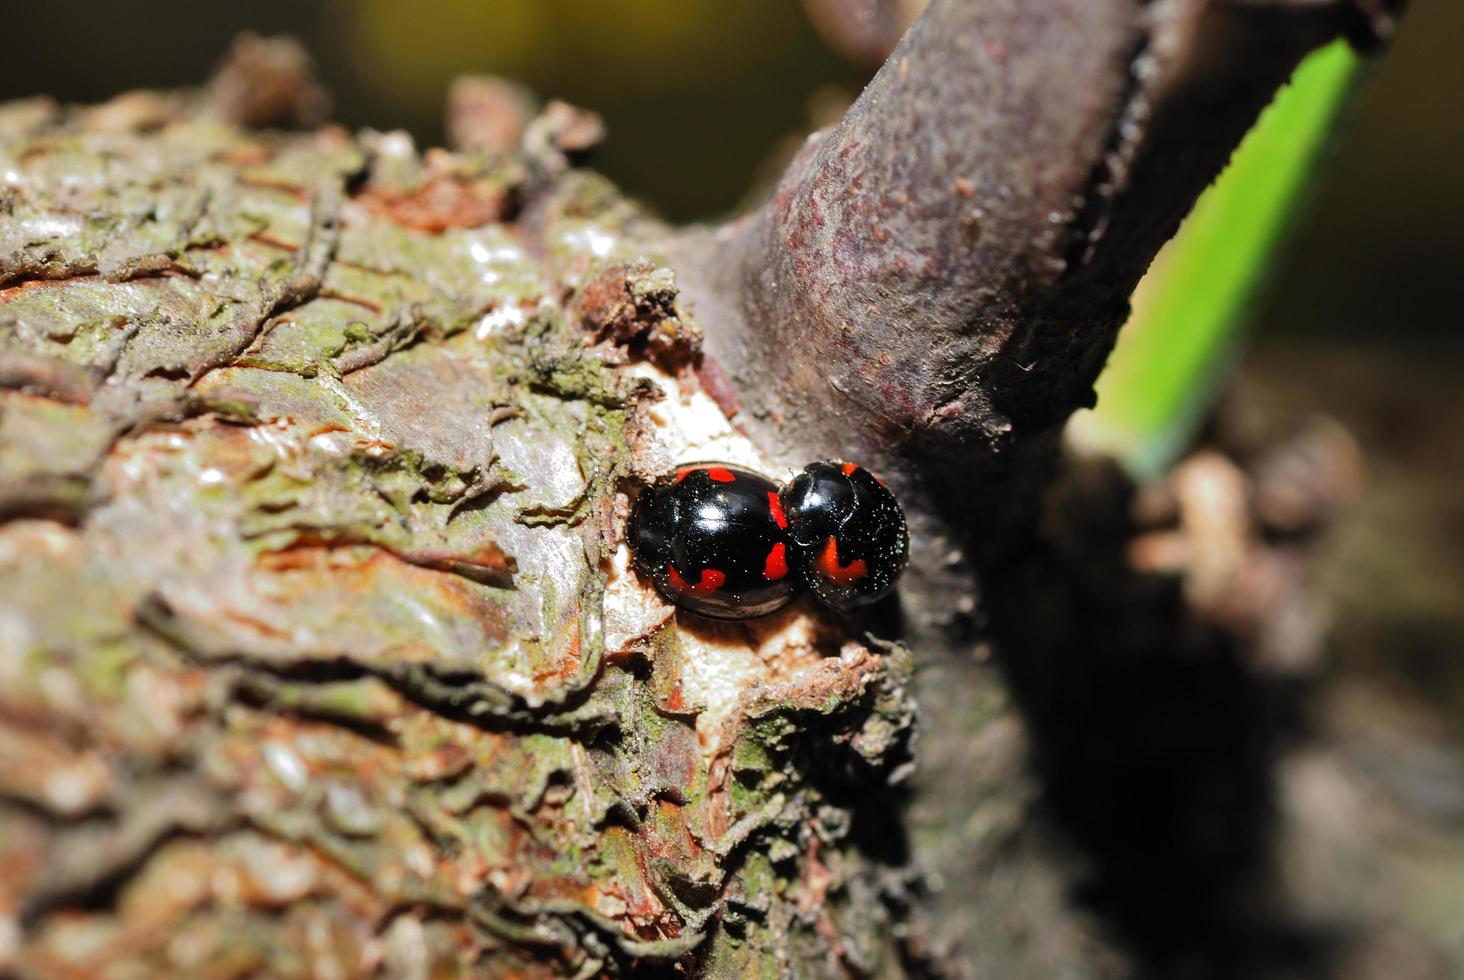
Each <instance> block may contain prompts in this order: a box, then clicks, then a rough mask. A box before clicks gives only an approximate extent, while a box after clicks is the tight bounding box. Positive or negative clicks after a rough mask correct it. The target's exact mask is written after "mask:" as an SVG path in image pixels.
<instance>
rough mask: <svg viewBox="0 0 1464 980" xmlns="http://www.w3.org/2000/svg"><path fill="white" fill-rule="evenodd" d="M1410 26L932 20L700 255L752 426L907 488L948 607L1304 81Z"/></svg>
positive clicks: (1298, 9) (1170, 4)
mask: <svg viewBox="0 0 1464 980" xmlns="http://www.w3.org/2000/svg"><path fill="white" fill-rule="evenodd" d="M1389 23H1390V21H1389V19H1388V17H1387V15H1386V12H1385V11H1384V10H1383V9H1382V5H1378V4H1365V3H1359V2H1355V0H1354V2H1346V3H1342V2H1314V0H1291V2H1284V0H1273V2H1238V0H1147V2H1146V0H1052V2H1044V3H1030V2H1024V0H979V2H964V3H963V2H951V0H934V2H933V3H931V4H930V6H929V7H928V8H927V10H926V11H925V13H924V14H923V15H922V16H921V18H920V19H919V20H918V21H917V22H916V23H915V25H914V26H913V27H912V28H911V30H910V31H909V32H908V34H907V35H906V37H905V38H904V39H903V40H902V41H901V43H900V45H899V46H898V47H897V49H896V50H895V52H894V53H893V54H892V55H891V57H890V58H889V60H888V61H887V62H886V63H885V65H884V67H883V68H882V69H881V70H880V72H879V73H878V75H877V76H876V77H875V78H874V80H873V81H872V82H871V83H870V84H869V86H868V87H867V88H866V90H865V91H864V93H863V94H862V95H861V97H860V98H859V100H858V102H857V103H856V104H855V105H854V106H853V107H852V108H851V110H850V111H849V112H848V114H847V115H846V116H845V118H844V119H843V120H842V121H841V122H840V123H838V124H837V125H836V126H834V127H833V128H832V129H830V130H828V131H825V132H823V133H820V134H818V135H817V136H815V137H813V138H811V139H810V141H809V142H808V144H807V145H806V146H805V148H804V150H803V152H802V153H801V154H800V155H799V156H798V158H797V159H796V160H795V162H794V163H793V164H792V165H791V166H790V168H789V170H788V172H787V173H786V175H785V176H784V178H783V180H782V182H781V184H780V185H779V187H778V188H777V190H776V192H775V194H774V196H773V198H772V199H771V200H770V201H769V202H768V203H767V205H766V206H765V207H764V208H763V209H762V210H761V211H760V212H759V213H757V214H755V215H753V216H751V217H750V218H748V219H745V220H743V221H741V222H739V223H736V224H734V225H733V226H730V227H728V228H724V229H721V230H720V231H719V232H717V233H715V234H703V235H700V236H698V235H692V236H689V237H688V238H687V239H685V240H684V241H683V247H684V248H685V249H686V250H687V252H688V254H689V256H690V258H689V260H688V262H687V263H686V265H687V266H688V267H689V269H688V271H687V273H685V274H684V275H683V282H684V284H685V286H686V288H687V292H688V295H689V296H690V297H691V298H692V299H694V300H695V301H696V303H697V310H698V312H699V313H700V314H701V318H702V320H703V322H704V323H706V324H707V325H708V331H707V335H708V336H707V348H708V351H709V353H710V354H711V356H712V357H714V358H715V359H717V360H718V361H719V362H721V363H722V364H723V365H724V366H726V367H727V369H728V370H729V371H730V372H731V374H732V375H733V379H734V382H735V383H736V386H737V388H738V392H739V395H740V401H741V403H742V405H743V407H744V409H745V410H746V415H747V416H748V417H747V418H746V419H745V424H746V425H748V426H749V427H750V429H751V430H752V431H754V432H755V433H756V434H757V435H758V436H759V437H760V438H763V439H765V440H766V441H768V443H769V444H770V445H774V446H776V447H778V449H779V450H780V451H781V453H782V454H783V455H784V456H785V457H786V458H788V459H790V460H792V459H798V458H803V457H806V456H828V455H843V456H847V457H850V458H855V459H860V460H862V461H864V462H866V463H867V464H868V465H870V466H872V467H874V468H875V469H876V470H877V471H879V472H881V473H882V474H883V475H884V476H885V477H886V479H890V480H892V481H893V482H894V483H895V484H896V487H897V489H898V490H899V491H901V493H902V500H907V501H908V503H907V505H906V506H907V510H912V511H913V512H914V516H915V523H916V527H915V531H916V533H915V539H916V541H917V549H916V554H915V555H914V558H913V563H914V568H915V571H916V574H917V576H922V575H923V577H918V578H917V579H916V583H917V584H916V585H915V587H913V588H911V589H910V590H909V591H910V592H911V593H912V594H914V593H926V592H928V591H929V587H930V586H932V585H935V584H938V583H939V581H940V580H941V579H942V578H943V577H945V578H948V577H949V573H948V572H946V571H945V569H946V567H947V566H948V563H949V561H950V557H951V556H950V555H949V554H948V552H947V551H946V549H945V548H944V547H936V546H934V543H935V542H937V541H945V542H948V543H949V542H952V541H954V543H958V544H966V543H970V544H971V545H972V546H973V547H975V548H977V549H981V548H989V547H992V546H993V543H994V542H997V541H999V540H1000V538H1001V537H1002V534H1001V532H1003V531H1005V530H1007V529H1009V528H1012V527H1014V526H1019V525H1020V524H1021V522H1020V521H1014V520H1013V517H1014V515H1016V514H1020V513H1022V512H1024V511H1027V510H1029V509H1030V506H1031V504H1032V501H1033V500H1034V499H1035V498H1034V494H1033V493H1032V492H1031V491H1033V490H1034V488H1035V486H1036V484H1035V482H1034V475H1035V473H1036V472H1037V471H1038V470H1039V469H1040V466H1041V464H1042V463H1043V462H1044V461H1046V460H1048V459H1049V458H1050V457H1051V451H1052V449H1053V448H1054V446H1055V444H1056V440H1057V435H1058V432H1059V430H1060V427H1061V425H1062V423H1063V422H1064V421H1065V420H1066V419H1067V417H1068V415H1069V414H1070V413H1071V412H1072V411H1073V410H1074V409H1076V408H1079V407H1081V406H1085V405H1089V404H1091V403H1092V399H1093V389H1092V383H1093V381H1094V379H1095V377H1096V376H1097V373H1098V371H1099V369H1100V368H1101V366H1102V364H1103V361H1104V359H1105V357H1106V356H1107V353H1108V351H1109V349H1110V347H1111V345H1112V342H1113V339H1114V336H1115V334H1116V331H1117V329H1118V327H1119V326H1120V324H1121V323H1122V322H1123V320H1124V318H1125V317H1126V315H1127V313H1128V297H1129V294H1130V293H1131V291H1132V289H1133V286H1134V284H1135V283H1136V282H1137V280H1138V279H1139V277H1140V276H1141V275H1142V273H1143V272H1144V270H1145V269H1146V267H1147V266H1148V264H1149V261H1150V259H1151V258H1152V257H1153V255H1154V253H1155V252H1156V251H1157V249H1158V248H1159V246H1160V245H1162V244H1163V242H1164V241H1166V240H1167V239H1168V238H1169V237H1170V236H1171V235H1172V234H1173V232H1174V231H1175V229H1176V228H1177V226H1178V224H1179V222H1180V220H1181V218H1182V217H1183V216H1184V214H1185V213H1186V212H1187V211H1188V209H1189V208H1190V206H1191V204H1192V202H1193V201H1194V199H1195V198H1196V196H1197V195H1198V194H1199V193H1200V191H1201V190H1202V189H1203V188H1204V187H1205V185H1206V184H1208V183H1209V182H1210V180H1211V179H1213V177H1214V176H1215V175H1216V173H1217V172H1218V171H1219V170H1220V168H1221V167H1222V166H1223V165H1224V163H1225V161H1226V160H1227V158H1228V157H1229V154H1230V152H1231V150H1232V149H1233V147H1234V146H1235V145H1236V144H1237V143H1238V141H1239V140H1240V138H1241V137H1242V136H1243V135H1244V133H1245V131H1246V130H1247V128H1248V127H1249V126H1250V125H1251V123H1252V122H1253V121H1254V119H1255V117H1256V115H1257V114H1258V113H1259V111H1260V110H1261V109H1262V107H1263V106H1264V105H1265V104H1266V103H1267V101H1268V100H1269V99H1270V98H1271V96H1272V93H1273V92H1274V91H1275V90H1276V88H1277V87H1278V86H1279V85H1281V84H1282V83H1283V82H1284V81H1285V80H1286V78H1287V77H1288V76H1289V74H1290V73H1291V71H1292V69H1293V68H1294V67H1295V65H1296V64H1297V62H1298V61H1299V60H1300V59H1301V58H1302V57H1303V56H1304V55H1305V54H1306V53H1307V52H1309V51H1311V50H1312V49H1314V48H1315V47H1317V46H1318V45H1319V44H1321V43H1323V42H1325V41H1327V40H1328V39H1330V38H1332V37H1335V36H1337V35H1338V34H1339V33H1344V32H1346V33H1349V34H1352V35H1357V34H1359V33H1360V32H1362V31H1363V30H1364V29H1365V30H1366V31H1367V32H1368V33H1369V34H1370V36H1376V35H1377V34H1378V33H1381V32H1385V31H1386V30H1387V28H1388V25H1389ZM692 273H695V276H694V277H693V275H692ZM922 544H923V547H921V545H922ZM937 595H939V593H937ZM950 598H951V597H950V596H949V595H945V596H942V597H941V598H940V599H938V600H937V601H936V602H934V603H932V605H934V606H935V607H936V608H937V609H940V608H945V609H949V608H951V607H952V605H953V602H952V601H949V600H950ZM935 615H939V614H935Z"/></svg>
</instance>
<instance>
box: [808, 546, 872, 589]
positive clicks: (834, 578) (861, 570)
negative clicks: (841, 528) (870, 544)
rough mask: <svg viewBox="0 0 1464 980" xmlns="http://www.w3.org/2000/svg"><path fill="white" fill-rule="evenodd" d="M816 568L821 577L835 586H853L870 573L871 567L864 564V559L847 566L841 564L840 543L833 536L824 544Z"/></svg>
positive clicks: (857, 559) (856, 560)
mask: <svg viewBox="0 0 1464 980" xmlns="http://www.w3.org/2000/svg"><path fill="white" fill-rule="evenodd" d="M814 567H816V568H817V569H818V573H819V574H820V575H822V576H823V577H824V578H826V579H828V580H829V581H830V582H833V583H834V584H835V585H853V584H854V583H855V582H857V581H859V580H860V579H862V578H863V577H864V576H865V575H867V574H868V573H869V567H868V566H867V565H865V564H864V559H863V558H856V559H854V560H853V561H851V562H850V563H849V564H847V565H840V564H839V542H838V541H836V540H835V539H834V536H833V535H832V534H830V535H829V539H828V541H826V542H825V543H824V546H823V551H820V552H819V553H818V561H817V562H816V563H815V566H814Z"/></svg>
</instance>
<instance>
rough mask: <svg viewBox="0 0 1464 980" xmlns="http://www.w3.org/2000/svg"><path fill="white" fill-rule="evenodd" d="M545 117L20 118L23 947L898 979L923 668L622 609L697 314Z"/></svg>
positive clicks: (373, 965)
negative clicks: (392, 131)
mask: <svg viewBox="0 0 1464 980" xmlns="http://www.w3.org/2000/svg"><path fill="white" fill-rule="evenodd" d="M552 115H553V114H551V116H552ZM560 115H562V112H561V113H560ZM541 130H542V127H541ZM539 135H540V138H541V140H542V143H541V148H542V150H543V152H542V154H540V155H535V154H533V153H530V152H527V151H525V152H522V153H515V155H513V156H511V157H502V158H498V159H495V160H485V159H482V158H478V159H466V158H458V157H452V156H450V155H447V154H442V153H436V154H429V155H428V157H427V159H426V160H425V161H424V160H423V159H422V158H421V157H419V156H418V154H417V153H416V152H415V151H414V150H413V149H412V147H411V145H410V143H409V142H408V141H407V140H406V139H405V138H404V137H402V136H400V135H395V136H393V135H387V136H381V135H376V134H365V135H363V136H361V137H352V136H350V135H348V134H346V133H344V132H342V131H340V130H333V129H326V130H323V131H320V132H317V133H314V134H310V135H303V136H295V137H290V136H283V135H272V134H259V133H250V132H247V131H244V130H242V129H239V128H236V127H235V126H233V125H230V124H228V123H226V122H225V121H223V120H222V119H220V118H219V117H218V116H217V115H215V114H214V113H213V112H212V111H211V110H210V107H209V103H207V102H205V101H203V100H201V99H198V98H195V97H193V96H188V95H182V96H152V95H133V96H126V97H123V98H121V99H119V100H117V101H116V102H113V103H110V104H108V105H104V106H99V107H97V108H94V109H85V110H67V109H60V108H58V107H56V106H54V105H51V104H49V103H47V102H45V101H33V102H29V103H21V104H14V105H10V106H7V107H5V108H4V109H3V110H0V173H3V174H4V181H5V183H4V190H3V192H0V194H3V197H0V208H3V218H0V379H3V390H0V516H3V519H4V522H3V524H0V677H3V682H0V757H3V758H4V763H5V764H4V766H3V767H0V867H4V868H5V869H6V870H5V874H4V875H3V876H0V970H15V971H18V972H19V973H21V974H24V975H30V976H94V975H99V974H100V973H103V972H105V973H107V974H108V975H112V976H141V975H159V974H184V975H190V976H226V975H227V976H233V975H241V974H248V973H259V974H265V975H270V976H286V975H316V976H320V975H334V976H343V975H346V976H350V975H361V974H366V973H371V972H385V973H389V974H392V975H401V976H425V975H428V974H435V973H436V972H437V971H438V970H444V969H445V970H447V971H448V972H451V971H452V970H454V969H461V970H479V971H482V972H484V973H487V974H489V975H515V976H526V975H543V976H553V975H562V974H566V973H569V974H579V975H591V974H594V973H597V972H599V971H602V970H616V969H619V968H624V967H627V966H628V965H630V964H631V963H633V962H638V961H639V962H654V963H670V962H676V961H679V960H683V959H685V960H687V962H688V963H698V964H701V965H702V966H703V967H704V968H705V969H706V970H707V971H708V972H711V973H715V974H721V975H727V976H733V975H742V974H744V973H745V972H751V973H754V974H761V975H767V976H777V975H781V974H782V973H783V972H784V970H785V969H787V968H793V969H796V970H797V971H799V972H810V971H811V972H827V971H828V970H832V969H834V964H835V963H838V962H845V963H848V964H852V965H857V966H858V967H859V968H860V969H863V970H865V971H867V972H877V973H888V972H898V969H899V967H898V962H899V954H898V950H897V948H896V945H895V943H894V940H893V937H892V933H891V931H890V924H891V922H892V921H893V919H894V918H895V916H894V915H893V914H892V912H891V911H890V909H891V906H890V905H889V903H890V902H891V901H893V900H894V898H895V897H897V896H898V895H899V893H900V891H901V889H902V888H903V886H902V884H901V879H900V877H899V874H898V873H896V872H897V870H898V869H892V868H891V867H890V866H889V865H888V863H887V862H885V861H884V860H883V859H882V857H880V856H879V855H877V854H873V853H870V852H869V851H868V848H867V847H866V846H865V845H864V844H863V843H855V841H856V840H857V839H858V838H859V837H860V833H861V832H860V829H859V828H860V822H861V821H862V820H864V819H866V818H865V817H863V816H861V814H863V813H865V811H866V806H864V805H862V804H861V798H860V797H858V796H851V795H850V793H849V791H848V790H847V789H846V788H844V787H845V786H846V784H847V785H854V786H860V787H863V788H865V789H867V788H869V787H871V786H878V785H879V784H880V783H881V782H882V780H883V779H884V778H885V777H886V776H888V775H889V773H890V771H891V770H892V769H894V767H896V766H897V765H899V764H900V763H901V762H902V761H903V759H904V757H905V754H906V750H905V740H906V733H907V732H908V729H909V714H910V710H909V705H908V703H907V701H906V699H905V697H904V695H903V693H902V685H903V683H904V678H905V676H906V674H907V673H908V669H909V660H908V656H907V655H906V654H904V653H903V652H901V651H899V650H897V649H894V648H890V650H888V651H887V652H886V653H884V654H880V653H876V652H873V651H871V650H869V649H867V648H865V647H863V646H860V645H858V644H855V643H851V642H849V641H848V640H847V639H846V638H844V637H843V636H842V634H841V633H840V631H839V630H838V629H837V628H836V627H832V626H827V627H819V629H818V630H817V631H813V630H812V626H809V628H808V629H807V630H805V631H804V632H800V633H790V632H789V631H788V630H787V629H780V626H781V625H782V624H786V623H788V622H794V623H802V624H805V625H807V624H809V623H811V620H810V619H809V617H808V616H807V614H806V613H803V612H792V613H789V614H788V615H787V616H785V617H784V618H783V620H781V621H777V622H774V621H770V622H769V623H767V624H763V625H761V626H760V628H759V629H758V630H752V631H736V630H733V631H727V630H722V631H720V632H719V631H702V632H703V633H704V634H707V633H709V635H705V636H703V638H702V639H701V640H700V641H699V643H700V646H699V649H700V650H701V652H700V653H699V655H698V657H697V659H696V661H695V662H694V663H692V664H691V665H690V666H689V668H688V669H687V670H685V671H684V670H683V668H684V667H688V665H687V663H686V662H685V661H684V660H683V650H684V648H685V647H686V644H687V643H688V642H690V641H689V640H683V639H682V635H681V633H679V632H678V630H676V629H674V628H669V625H668V622H667V617H668V614H669V612H670V610H669V609H667V608H666V607H665V606H664V605H662V604H660V603H658V602H656V601H654V600H653V599H651V598H648V597H647V596H646V595H645V594H644V590H643V589H638V587H635V586H630V589H631V592H632V598H631V599H626V600H624V601H622V602H620V603H619V604H616V603H614V602H611V601H608V600H606V599H605V593H606V591H607V587H609V588H613V587H615V585H614V583H615V582H616V581H617V580H618V581H619V587H620V588H621V589H622V590H624V589H625V588H627V586H626V583H625V581H624V579H625V573H624V571H623V567H622V569H621V571H620V572H619V573H618V578H617V574H616V573H615V572H614V571H613V568H612V566H613V556H614V553H615V551H616V546H617V535H618V533H619V532H618V530H617V529H618V528H619V526H620V525H619V520H623V510H624V495H623V491H624V489H625V486H627V485H629V481H632V480H633V479H644V478H645V477H646V476H648V475H650V474H649V473H648V472H646V471H645V470H644V467H645V466H651V467H655V466H658V465H662V461H661V460H659V459H658V458H657V456H656V452H657V447H656V439H655V437H653V436H652V435H649V434H648V433H647V432H646V431H645V430H646V429H647V428H648V423H647V422H646V419H645V417H644V412H645V410H646V408H645V406H646V405H647V404H649V403H650V402H652V401H653V400H654V392H656V391H657V388H656V385H655V384H654V383H653V382H652V381H650V380H647V379H646V378H645V377H641V378H633V377H631V376H630V375H629V374H624V373H622V372H621V370H620V368H622V367H626V365H627V360H628V358H627V355H626V353H625V351H626V348H627V347H633V346H636V345H637V344H640V346H641V347H642V348H645V347H646V346H647V344H650V345H651V349H650V352H651V353H652V354H656V355H659V356H661V357H662V358H663V359H665V358H673V357H674V356H675V355H677V353H678V352H679V354H680V355H682V356H684V355H687V354H689V353H691V352H693V351H694V349H695V334H694V331H693V330H692V328H691V325H690V324H679V323H678V321H677V320H676V318H675V315H676V310H675V305H674V297H675V291H674V288H670V289H669V292H668V288H667V283H668V282H669V281H670V280H669V277H668V276H666V275H665V274H664V270H658V268H657V267H656V266H655V265H654V264H649V263H643V264H641V265H638V266H634V267H631V266H626V265H623V264H620V263H621V259H622V257H623V255H626V254H628V255H631V256H633V257H636V258H643V253H642V252H641V251H640V250H639V249H638V248H637V247H636V246H634V245H633V244H632V243H631V240H630V238H629V237H628V236H629V235H630V232H631V230H632V227H633V225H634V222H635V220H636V219H635V218H634V213H633V211H632V210H631V209H629V208H627V207H626V206H625V205H624V204H623V203H621V202H620V201H619V199H618V198H617V197H616V195H615V194H614V193H613V192H611V191H610V190H609V189H608V188H606V187H605V186H603V185H602V184H600V183H599V182H597V181H596V180H594V179H593V178H587V177H586V178H581V177H578V176H574V175H569V176H564V175H563V171H564V166H563V159H562V158H561V157H559V156H558V153H557V151H555V150H553V149H552V146H551V144H552V143H553V142H554V141H553V140H552V139H546V138H545V136H544V133H543V132H540V134H539ZM556 173H559V174H560V176H558V177H556V176H554V175H555V174H556ZM535 186H537V188H538V190H537V192H536V193H534V196H533V202H532V203H533V211H532V214H531V216H530V217H529V218H527V219H526V220H525V222H524V223H523V224H522V225H520V226H519V227H517V228H515V227H513V226H510V225H507V224H504V223H503V222H502V221H501V220H500V219H501V218H503V217H504V216H506V215H508V214H509V213H510V212H511V211H512V210H513V209H515V208H516V207H517V205H516V203H515V201H516V198H518V196H519V195H523V194H527V193H529V192H530V188H531V187H535ZM612 242H613V244H612ZM597 272H598V273H599V274H598V275H597V276H593V277H592V273H597ZM658 274H659V275H660V278H659V279H658V278H657V276H658ZM587 280H588V281H590V283H591V286H596V285H598V287H599V292H600V293H601V294H604V293H606V292H607V288H606V284H607V283H609V284H611V285H613V286H616V287H617V289H618V292H619V293H621V294H623V295H624V296H625V297H626V302H625V303H623V304H619V305H617V304H614V303H609V304H607V303H606V302H604V301H603V296H602V299H601V301H599V302H594V303H589V304H587V305H586V304H584V303H582V302H579V301H580V300H582V299H583V298H584V297H585V296H586V295H594V294H595V290H594V289H587V290H580V289H578V287H579V286H580V285H581V284H582V283H584V282H586V281H587ZM608 292H610V293H612V294H613V293H615V292H617V290H615V289H611V290H608ZM576 303H579V305H576ZM571 311H573V314H571ZM582 321H584V322H582ZM601 321H603V322H601ZM585 327H591V328H595V329H598V328H600V327H604V328H606V330H607V331H608V330H611V329H613V330H614V336H613V337H611V338H609V339H608V340H606V342H604V343H602V344H600V345H599V346H597V347H594V348H590V347H589V346H588V341H589V340H592V339H594V338H593V337H592V336H590V335H589V334H587V333H586V331H585ZM657 337H659V338H661V339H662V340H664V341H665V342H664V343H662V344H661V345H660V346H659V347H658V346H656V345H655V344H654V343H653V341H654V340H655V338H657ZM637 360H639V361H642V362H644V359H643V358H637ZM644 366H646V367H647V368H648V367H649V365H644ZM665 377H667V378H669V377H670V376H669V375H666V376H665ZM673 388H674V383H673ZM637 440H639V441H640V442H637ZM633 443H636V444H635V445H633ZM643 454H644V455H643ZM617 508H618V509H619V511H618V512H619V517H617V513H618V512H617ZM622 566H623V563H622ZM607 580H608V581H609V582H610V585H609V586H607ZM632 600H635V601H632ZM673 622H674V621H673ZM814 625H817V624H814ZM761 638H771V639H769V640H768V644H763V643H762V642H761ZM764 646H771V647H772V648H771V649H764ZM718 650H721V651H722V653H723V658H722V659H721V660H716V659H714V655H715V654H716V653H717V651H718ZM739 654H740V656H741V659H740V660H732V659H729V658H732V657H734V656H736V655H739ZM709 655H712V656H709ZM759 657H761V659H759ZM709 665H711V666H709ZM713 667H715V668H716V669H719V670H722V671H724V672H730V677H728V678H724V679H723V681H722V683H721V687H720V688H717V687H715V685H712V683H711V682H710V681H709V680H708V679H707V678H706V677H705V676H704V675H705V672H706V671H707V670H709V669H712V668H713ZM714 680H715V679H714ZM709 690H710V691H712V693H713V694H714V695H715V696H716V700H717V702H718V705H719V706H720V707H719V708H718V709H717V710H716V711H715V712H713V711H711V710H709V708H708V703H707V702H708V699H709V697H710V695H708V694H707V692H708V691H709ZM811 762H816V764H810V763H811ZM887 874H888V875H889V877H886V875H887ZM840 909H845V910H847V912H848V914H849V915H850V916H851V918H850V919H849V920H848V921H847V922H845V921H841V917H842V916H843V915H844V912H841V911H840ZM714 933H715V934H716V937H720V938H715V937H714V936H713V934H714ZM693 951H694V952H693Z"/></svg>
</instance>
